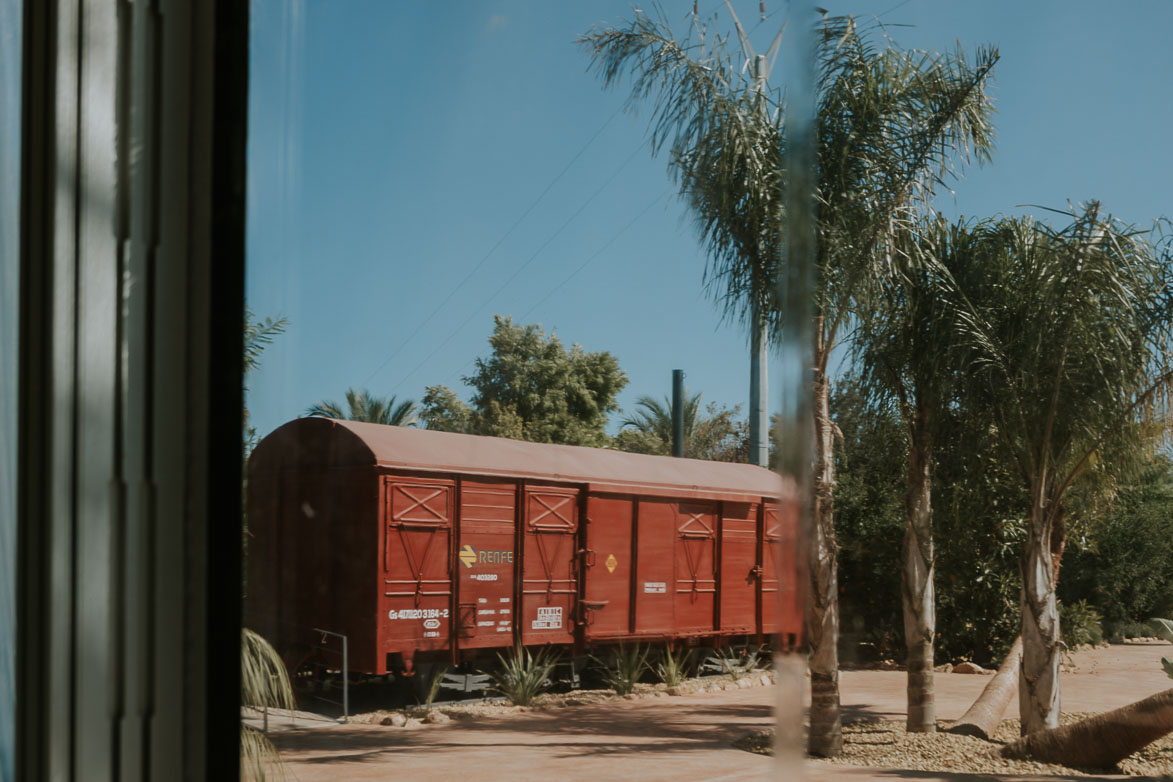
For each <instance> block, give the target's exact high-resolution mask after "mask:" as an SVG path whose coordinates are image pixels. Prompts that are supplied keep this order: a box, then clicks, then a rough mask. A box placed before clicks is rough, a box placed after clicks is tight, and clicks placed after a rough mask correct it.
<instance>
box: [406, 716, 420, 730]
mask: <svg viewBox="0 0 1173 782" xmlns="http://www.w3.org/2000/svg"><path fill="white" fill-rule="evenodd" d="M421 724H422V723H421V722H420V721H419V720H417V719H416V718H415V717H411V718H409V719H408V720H407V722H405V723H403V727H405V728H418V727H419V726H420V725H421Z"/></svg>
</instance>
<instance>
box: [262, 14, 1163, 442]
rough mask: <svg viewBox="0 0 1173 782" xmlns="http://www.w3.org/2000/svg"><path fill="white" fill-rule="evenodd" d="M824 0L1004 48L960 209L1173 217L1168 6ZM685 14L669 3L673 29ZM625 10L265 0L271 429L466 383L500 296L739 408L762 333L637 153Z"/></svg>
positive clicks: (759, 35)
mask: <svg viewBox="0 0 1173 782" xmlns="http://www.w3.org/2000/svg"><path fill="white" fill-rule="evenodd" d="M823 5H824V6H826V7H827V8H828V10H830V11H831V12H832V13H855V14H861V15H875V14H881V15H882V20H883V21H884V22H885V23H886V24H889V25H892V26H891V27H890V29H889V32H890V34H891V35H892V37H893V38H895V39H896V40H897V41H898V42H899V43H901V44H902V45H905V46H910V47H919V48H931V49H943V48H946V47H952V46H954V45H956V43H957V42H958V41H960V43H961V44H962V45H963V46H964V47H965V48H966V50H967V51H972V50H973V49H974V48H975V47H976V46H977V45H980V44H994V45H997V46H998V47H999V49H1000V51H1001V54H1002V60H1001V62H1000V63H999V65H998V67H997V69H996V82H995V85H994V88H993V94H994V97H995V103H996V107H997V109H998V115H997V117H996V124H997V129H998V135H997V138H998V141H997V148H996V150H995V152H994V160H993V163H992V164H990V165H987V166H986V167H984V168H981V169H976V170H972V171H970V172H968V175H967V176H966V178H965V179H963V180H962V181H961V182H959V183H958V185H957V187H956V188H955V196H954V197H951V198H946V199H944V200H943V201H942V204H941V206H942V208H944V209H945V211H947V212H949V213H951V214H959V213H960V214H966V215H978V216H987V215H993V214H997V213H1000V212H1004V213H1019V212H1023V211H1032V210H1030V209H1023V208H1020V207H1019V205H1023V204H1041V205H1045V206H1053V207H1062V206H1064V205H1065V204H1066V203H1067V201H1068V200H1071V201H1081V200H1085V199H1089V198H1097V199H1100V200H1101V201H1102V202H1103V203H1104V205H1105V208H1107V209H1109V210H1110V211H1112V212H1113V213H1114V214H1116V215H1118V216H1120V217H1123V218H1125V219H1128V220H1130V221H1135V222H1139V223H1148V222H1149V221H1151V220H1152V219H1153V218H1155V217H1157V216H1159V215H1169V216H1173V205H1171V204H1170V187H1169V181H1170V175H1171V174H1173V149H1171V148H1170V145H1169V143H1168V137H1169V128H1170V126H1171V125H1173V101H1170V100H1169V92H1170V89H1169V86H1168V84H1167V80H1168V78H1169V76H1170V74H1173V48H1170V47H1168V45H1167V40H1166V36H1167V33H1168V30H1169V29H1170V28H1171V26H1173V4H1168V3H1164V2H1148V3H1141V2H1130V3H1117V4H1107V3H1097V2H1035V3H1030V4H1027V3H1020V2H1008V1H1007V2H983V3H961V2H955V3H954V2H934V1H933V0H907V2H903V3H901V2H899V0H884V2H846V3H842V4H839V5H833V4H832V5H827V4H826V3H823ZM691 7H692V3H691V0H688V1H686V2H680V1H679V0H678V1H676V2H665V3H664V8H665V10H666V11H667V13H668V16H669V17H670V18H671V19H672V20H673V23H674V24H675V25H677V29H678V30H680V31H681V33H683V32H684V31H685V29H686V22H685V17H686V15H687V14H688V12H689V11H690V9H691ZM734 8H735V9H736V10H737V11H738V13H739V14H740V15H741V16H742V19H743V21H745V22H746V23H747V26H748V27H755V26H756V30H755V32H754V33H753V38H754V41H755V45H756V46H758V47H761V48H764V47H766V46H768V44H769V40H770V38H772V36H773V34H774V33H775V32H776V31H777V29H778V25H779V24H780V22H781V20H782V19H783V18H784V16H785V14H786V10H787V9H786V6H785V4H784V3H782V2H780V0H768V2H767V3H766V11H767V13H768V14H772V16H771V17H770V18H769V19H768V20H767V21H766V22H765V23H763V24H761V25H760V26H757V22H758V19H759V14H758V3H757V2H753V1H752V0H750V1H748V2H747V0H738V1H737V2H735V3H734ZM631 9H632V6H631V4H630V3H629V2H603V1H600V2H576V3H561V2H553V3H551V2H537V1H536V0H530V1H529V2H523V1H521V0H517V1H516V2H510V1H508V0H483V1H482V2H460V1H458V0H456V1H454V2H449V3H406V2H392V1H391V0H379V1H375V0H301V1H300V2H295V1H294V0H254V2H253V33H252V37H253V40H252V55H251V57H252V73H251V76H250V119H249V122H250V127H249V150H248V154H249V200H248V207H249V218H248V298H249V303H250V306H251V307H252V309H253V310H254V311H255V312H256V313H257V314H259V315H278V314H281V315H285V316H286V317H288V318H289V319H290V321H291V325H290V328H289V331H288V332H287V333H286V334H285V335H283V336H281V337H279V338H278V340H277V342H276V343H275V344H274V345H273V346H272V347H271V348H270V349H269V350H268V351H267V352H266V354H265V356H264V359H263V365H262V368H261V369H260V370H259V371H258V372H257V373H256V374H255V375H254V376H253V377H251V378H250V379H249V386H250V395H249V405H250V409H251V411H252V416H253V420H254V423H255V425H256V426H257V428H258V431H259V432H260V434H262V435H264V434H266V433H267V432H269V431H271V430H272V429H273V428H275V427H276V426H279V425H280V424H281V423H284V422H285V421H287V420H289V419H290V418H293V417H296V416H297V415H300V414H302V413H303V412H304V410H305V409H306V407H308V406H309V405H311V404H313V403H315V402H317V401H319V400H321V399H323V398H334V399H340V398H341V397H342V395H343V393H344V391H345V390H346V388H347V387H349V386H355V387H366V388H369V389H370V390H371V391H372V392H373V393H377V394H390V393H394V394H396V395H398V396H399V397H400V398H401V399H402V398H404V397H408V398H413V399H417V400H418V399H420V398H421V397H422V396H423V394H424V388H425V386H427V385H432V384H437V383H444V384H447V385H449V386H451V387H453V388H455V389H456V390H457V391H458V392H460V393H461V394H462V395H467V389H466V388H465V387H464V386H463V385H462V384H461V376H462V375H465V374H468V373H469V372H470V371H471V369H472V361H473V359H474V358H475V357H476V356H480V355H485V354H486V353H487V342H486V339H487V337H488V334H489V331H490V328H491V324H492V316H493V315H494V314H502V315H511V316H513V317H514V318H515V319H516V320H521V321H523V322H527V323H531V322H536V323H541V324H542V326H543V327H544V328H546V329H552V330H554V331H555V332H556V333H557V334H558V336H559V337H560V338H561V339H562V340H563V341H564V342H566V343H571V342H576V343H579V344H581V345H583V347H584V348H586V349H588V350H608V351H611V352H612V353H614V354H615V355H616V356H617V357H618V359H619V361H620V364H621V366H622V367H623V368H624V370H625V371H626V372H627V374H628V377H629V378H630V382H629V384H628V386H627V388H626V389H625V391H624V392H623V394H622V395H621V397H620V402H621V404H622V405H623V406H624V407H629V406H630V405H631V404H632V403H633V402H634V400H635V398H636V397H638V396H640V395H642V394H653V395H656V396H662V395H664V394H666V393H667V392H668V391H669V390H670V382H671V370H672V369H675V368H682V369H684V370H685V371H686V373H687V383H688V385H689V387H690V389H692V390H695V391H702V392H704V395H705V399H706V400H712V401H717V402H719V403H722V404H726V405H730V406H732V405H735V404H739V403H740V404H742V409H743V411H744V407H745V406H744V402H745V400H746V398H747V395H748V372H749V369H748V345H747V337H746V334H745V332H744V331H743V330H742V329H741V328H740V327H739V326H738V325H737V324H730V323H722V321H721V318H720V313H719V311H718V309H717V308H716V307H715V306H714V304H713V303H712V302H711V301H710V300H709V299H708V298H706V296H705V295H704V292H703V290H702V284H701V283H702V272H703V269H704V265H705V258H704V255H703V253H702V252H701V251H700V249H699V246H698V243H697V240H696V236H695V233H694V231H693V229H692V224H691V222H690V221H689V219H688V215H687V213H686V210H685V209H684V207H683V205H682V204H681V203H680V202H679V201H678V200H677V199H676V197H675V195H674V191H673V190H671V186H670V182H669V180H668V176H667V171H666V165H665V161H664V159H663V158H658V159H654V158H652V157H651V156H650V154H649V153H648V151H647V148H646V147H645V146H641V145H643V143H644V142H645V140H646V136H647V134H646V129H647V112H643V113H642V114H637V115H634V116H633V115H631V114H628V113H625V112H622V111H620V107H621V104H622V103H623V100H624V98H625V97H626V93H625V92H623V91H608V92H604V91H603V89H602V88H601V86H600V83H599V80H598V79H597V78H596V77H595V76H594V75H593V74H591V73H588V72H587V70H586V68H587V64H588V61H587V58H586V56H585V55H584V53H583V52H582V51H580V50H579V48H578V47H576V46H575V45H574V39H575V38H576V37H577V36H578V35H580V34H582V33H584V32H585V31H587V30H588V29H589V28H590V27H591V26H592V25H594V24H597V23H601V22H619V21H621V20H623V19H626V18H629V17H630V16H631V13H632V10H631ZM716 9H720V10H721V11H722V18H723V19H724V8H723V4H722V5H719V4H718V3H717V2H715V0H709V2H707V3H704V2H702V3H701V11H702V13H706V12H708V11H710V10H716ZM897 25H900V26H897ZM903 25H910V26H903ZM783 45H785V42H784V44H783ZM1033 211H1036V212H1037V213H1039V214H1042V212H1038V210H1033ZM579 269H581V271H580V272H579V273H578V274H577V275H574V273H575V272H576V270H579ZM572 275H574V276H572ZM462 283H463V285H462ZM457 286H461V287H459V288H458V287H457ZM441 305H443V306H441ZM429 317H430V318H431V319H430V320H426V321H425V319H427V318H429ZM772 380H775V381H776V378H773V377H772ZM776 389H777V383H776V382H775V383H774V384H773V386H772V391H776Z"/></svg>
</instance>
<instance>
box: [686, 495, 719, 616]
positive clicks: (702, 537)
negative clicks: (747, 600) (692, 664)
mask: <svg viewBox="0 0 1173 782" xmlns="http://www.w3.org/2000/svg"><path fill="white" fill-rule="evenodd" d="M716 544H717V504H716V503H711V502H681V503H680V505H679V512H678V514H677V517H676V630H677V632H679V633H681V634H684V635H703V634H707V633H712V632H713V629H714V621H715V610H716V597H717V564H716Z"/></svg>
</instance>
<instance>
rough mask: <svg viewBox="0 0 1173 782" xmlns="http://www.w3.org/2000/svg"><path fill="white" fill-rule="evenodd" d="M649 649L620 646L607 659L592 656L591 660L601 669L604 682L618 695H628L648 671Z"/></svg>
mask: <svg viewBox="0 0 1173 782" xmlns="http://www.w3.org/2000/svg"><path fill="white" fill-rule="evenodd" d="M649 651H650V650H649V649H647V648H645V647H643V646H641V645H640V644H638V643H637V644H636V645H635V646H625V645H624V644H619V646H618V647H617V648H615V649H612V650H611V653H610V654H608V655H606V656H605V657H597V656H595V655H591V660H593V661H594V663H595V664H596V665H597V666H598V667H599V670H600V673H601V674H602V676H603V681H605V682H606V683H607V686H608V687H610V688H611V689H613V690H614V691H615V692H616V694H618V695H627V694H628V693H631V692H633V691H634V690H635V685H636V683H637V682H638V681H639V679H640V677H641V676H643V674H644V671H646V670H648V654H649Z"/></svg>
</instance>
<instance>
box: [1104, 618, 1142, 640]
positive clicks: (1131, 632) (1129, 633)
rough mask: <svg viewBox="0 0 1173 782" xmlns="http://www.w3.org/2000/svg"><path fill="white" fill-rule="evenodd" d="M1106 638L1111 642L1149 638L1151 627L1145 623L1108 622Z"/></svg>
mask: <svg viewBox="0 0 1173 782" xmlns="http://www.w3.org/2000/svg"><path fill="white" fill-rule="evenodd" d="M1106 628H1107V630H1108V638H1109V639H1110V640H1112V641H1123V640H1125V639H1128V638H1149V637H1151V636H1152V635H1153V627H1152V625H1150V624H1147V623H1145V622H1109V623H1107V625H1106Z"/></svg>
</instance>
